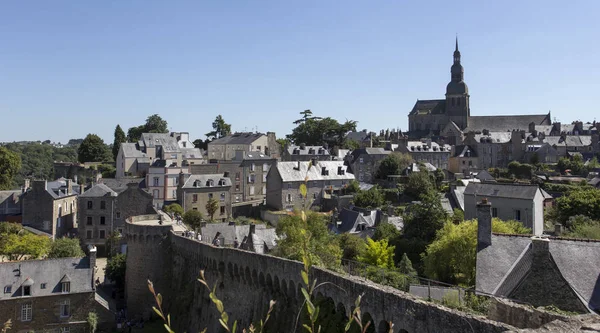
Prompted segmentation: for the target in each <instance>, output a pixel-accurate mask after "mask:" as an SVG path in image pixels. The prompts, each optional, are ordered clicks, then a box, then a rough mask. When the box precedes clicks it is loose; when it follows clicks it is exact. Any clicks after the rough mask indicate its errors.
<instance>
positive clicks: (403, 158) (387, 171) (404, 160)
mask: <svg viewBox="0 0 600 333" xmlns="http://www.w3.org/2000/svg"><path fill="white" fill-rule="evenodd" d="M412 161H413V160H412V157H411V156H410V155H409V154H403V153H391V154H389V155H388V156H387V157H386V158H384V159H383V160H381V163H380V164H379V168H378V169H377V178H379V179H386V178H387V177H388V176H389V175H400V174H402V171H404V169H406V168H407V167H408V166H409V165H410V164H411V163H412Z"/></svg>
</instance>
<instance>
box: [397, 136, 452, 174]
mask: <svg viewBox="0 0 600 333" xmlns="http://www.w3.org/2000/svg"><path fill="white" fill-rule="evenodd" d="M395 151H397V152H401V153H405V154H409V155H410V156H411V157H412V159H413V160H414V161H416V162H427V163H431V164H432V165H433V166H435V167H436V168H438V169H442V170H447V169H448V161H449V160H450V154H451V153H452V147H450V146H449V145H446V144H438V143H436V142H432V141H431V139H422V140H420V141H405V142H403V143H402V144H400V145H398V148H396V150H395Z"/></svg>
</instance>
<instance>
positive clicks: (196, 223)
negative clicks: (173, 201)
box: [183, 210, 204, 230]
mask: <svg viewBox="0 0 600 333" xmlns="http://www.w3.org/2000/svg"><path fill="white" fill-rule="evenodd" d="M203 218H204V217H203V216H202V213H200V212H199V211H197V210H188V211H187V212H185V214H183V223H185V224H186V225H187V226H188V227H190V228H192V229H193V230H198V228H200V224H201V223H202V220H203Z"/></svg>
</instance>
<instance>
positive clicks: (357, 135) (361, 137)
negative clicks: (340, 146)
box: [346, 131, 371, 142]
mask: <svg viewBox="0 0 600 333" xmlns="http://www.w3.org/2000/svg"><path fill="white" fill-rule="evenodd" d="M370 136H371V132H368V131H359V132H348V133H346V139H348V140H352V141H358V142H362V141H367V140H369V137H370Z"/></svg>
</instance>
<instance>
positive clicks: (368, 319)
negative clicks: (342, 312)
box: [348, 306, 376, 333]
mask: <svg viewBox="0 0 600 333" xmlns="http://www.w3.org/2000/svg"><path fill="white" fill-rule="evenodd" d="M354 309H355V307H354V306H352V308H351V311H352V312H354ZM352 312H351V313H352ZM361 315H362V316H361V323H362V327H363V329H364V328H365V327H366V331H365V332H367V333H375V330H376V327H375V326H376V325H375V323H374V322H373V318H372V316H371V314H370V313H368V312H362V313H361ZM367 324H368V325H369V326H367ZM348 332H349V333H361V332H362V330H361V329H360V326H359V325H358V324H357V323H356V322H355V321H352V324H351V325H350V330H349V331H348Z"/></svg>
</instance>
